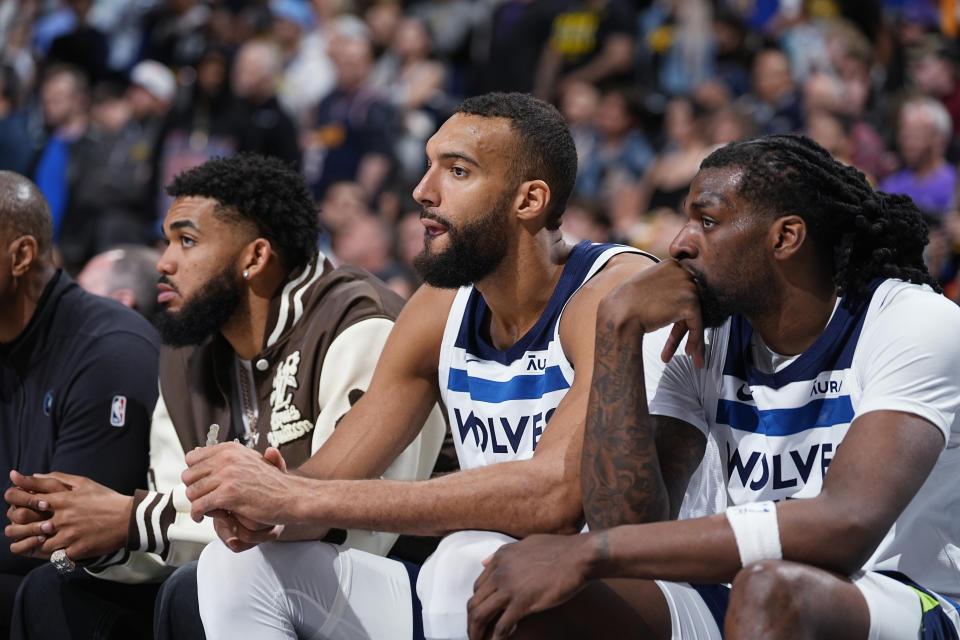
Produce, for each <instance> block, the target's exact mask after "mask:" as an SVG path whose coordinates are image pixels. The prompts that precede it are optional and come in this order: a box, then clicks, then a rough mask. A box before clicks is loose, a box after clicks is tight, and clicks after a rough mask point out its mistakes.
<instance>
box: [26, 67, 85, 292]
mask: <svg viewBox="0 0 960 640" xmlns="http://www.w3.org/2000/svg"><path fill="white" fill-rule="evenodd" d="M40 95H41V102H42V108H43V122H44V126H45V128H46V130H47V132H48V135H47V139H46V142H45V144H44V146H43V149H42V151H41V152H40V155H39V157H38V158H37V161H36V165H35V166H34V169H33V176H34V181H35V182H36V184H37V187H38V188H39V189H40V191H41V193H43V195H44V198H46V200H47V202H48V203H49V204H50V213H51V215H52V216H53V238H54V242H55V244H56V245H57V248H58V249H59V251H60V255H61V259H62V262H63V264H64V266H65V267H66V269H67V270H68V271H69V272H71V273H76V272H77V270H79V269H80V267H81V266H83V263H84V262H85V261H86V259H87V258H88V257H89V255H90V254H89V253H87V251H88V249H87V248H88V247H89V246H90V243H91V242H92V236H93V235H94V234H95V230H94V227H95V225H88V222H89V221H88V220H87V219H86V217H85V212H84V210H83V209H82V208H80V207H77V206H75V205H76V202H75V200H74V194H75V190H76V188H77V187H78V186H79V178H80V174H81V169H83V168H86V167H90V166H92V161H91V156H92V154H93V153H94V150H95V147H96V138H95V136H94V132H92V131H91V130H90V126H89V115H88V109H89V106H90V91H89V84H88V81H87V78H86V76H84V74H83V72H82V71H80V69H78V68H76V67H72V66H54V67H51V68H50V70H49V71H48V72H47V75H46V77H45V78H44V81H43V84H42V85H41V87H40Z"/></svg>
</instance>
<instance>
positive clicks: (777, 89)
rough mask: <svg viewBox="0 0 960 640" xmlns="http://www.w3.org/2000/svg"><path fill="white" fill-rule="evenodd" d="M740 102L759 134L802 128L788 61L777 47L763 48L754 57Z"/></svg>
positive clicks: (800, 114) (785, 131)
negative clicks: (746, 87)
mask: <svg viewBox="0 0 960 640" xmlns="http://www.w3.org/2000/svg"><path fill="white" fill-rule="evenodd" d="M740 102H741V104H742V105H743V107H744V108H745V109H746V110H747V112H748V113H749V114H750V116H751V117H752V118H753V119H754V120H755V121H756V122H757V125H758V126H759V128H760V131H761V132H762V133H790V132H794V131H799V130H800V129H801V128H802V127H803V113H802V111H801V102H800V94H799V92H798V91H797V88H796V85H795V84H794V82H793V78H792V76H791V75H790V60H789V59H788V58H787V55H786V54H785V53H784V52H783V51H781V50H779V49H773V48H770V49H764V50H762V51H760V52H759V53H758V54H757V55H756V56H755V57H754V59H753V65H752V67H751V75H750V93H748V94H746V95H745V96H743V97H742V98H741V100H740Z"/></svg>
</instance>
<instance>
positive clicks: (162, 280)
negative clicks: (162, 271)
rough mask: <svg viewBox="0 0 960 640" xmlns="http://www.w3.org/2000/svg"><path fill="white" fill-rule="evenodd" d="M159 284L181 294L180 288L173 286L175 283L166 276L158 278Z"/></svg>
mask: <svg viewBox="0 0 960 640" xmlns="http://www.w3.org/2000/svg"><path fill="white" fill-rule="evenodd" d="M157 284H165V285H167V286H168V287H170V288H171V289H173V290H174V291H176V292H177V293H180V288H179V287H177V285H175V284H173V282H171V281H170V278H168V277H167V276H165V275H162V276H160V277H159V278H157Z"/></svg>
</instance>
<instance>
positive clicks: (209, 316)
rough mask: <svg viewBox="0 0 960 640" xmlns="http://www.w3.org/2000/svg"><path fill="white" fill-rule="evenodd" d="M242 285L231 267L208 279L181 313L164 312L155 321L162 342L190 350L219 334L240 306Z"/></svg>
mask: <svg viewBox="0 0 960 640" xmlns="http://www.w3.org/2000/svg"><path fill="white" fill-rule="evenodd" d="M163 280H164V278H161V281H163ZM242 282H243V281H242V280H241V279H240V278H238V277H237V276H236V274H235V273H234V267H233V266H232V265H230V266H228V267H226V268H224V269H223V270H222V271H220V272H219V273H217V274H216V275H214V276H213V277H211V278H210V279H209V280H207V281H206V282H205V283H204V284H203V286H202V287H201V288H200V290H199V291H198V292H197V293H196V294H194V295H193V297H191V298H190V299H189V300H187V301H185V302H184V305H183V307H181V308H180V310H179V311H170V310H168V309H161V310H160V312H159V313H157V315H156V317H155V318H154V321H153V323H154V325H156V327H157V330H158V331H159V332H160V339H161V340H162V341H163V343H164V344H166V345H169V346H171V347H186V346H188V345H198V344H200V343H201V342H203V341H204V340H206V339H207V338H208V337H209V336H211V335H213V334H214V333H216V332H217V331H219V330H220V328H221V327H223V325H225V324H226V323H227V321H228V320H230V318H231V317H232V316H233V314H234V313H235V312H236V310H237V307H238V306H239V305H240V301H241V299H242V298H243V285H242Z"/></svg>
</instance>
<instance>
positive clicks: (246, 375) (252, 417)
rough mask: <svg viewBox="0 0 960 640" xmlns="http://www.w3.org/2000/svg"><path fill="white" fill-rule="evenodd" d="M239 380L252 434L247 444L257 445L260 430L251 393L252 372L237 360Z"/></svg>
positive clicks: (249, 445)
mask: <svg viewBox="0 0 960 640" xmlns="http://www.w3.org/2000/svg"><path fill="white" fill-rule="evenodd" d="M237 380H238V382H239V383H240V402H241V403H242V404H243V413H244V415H245V416H246V418H247V428H248V429H249V430H250V434H249V435H248V436H247V438H246V441H247V446H248V447H250V448H253V447H256V446H257V442H258V441H259V439H260V432H259V431H257V420H258V419H259V416H258V415H257V412H256V411H255V410H254V408H253V394H252V393H250V372H249V371H247V368H246V367H245V366H243V364H241V363H240V361H239V359H238V360H237Z"/></svg>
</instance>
